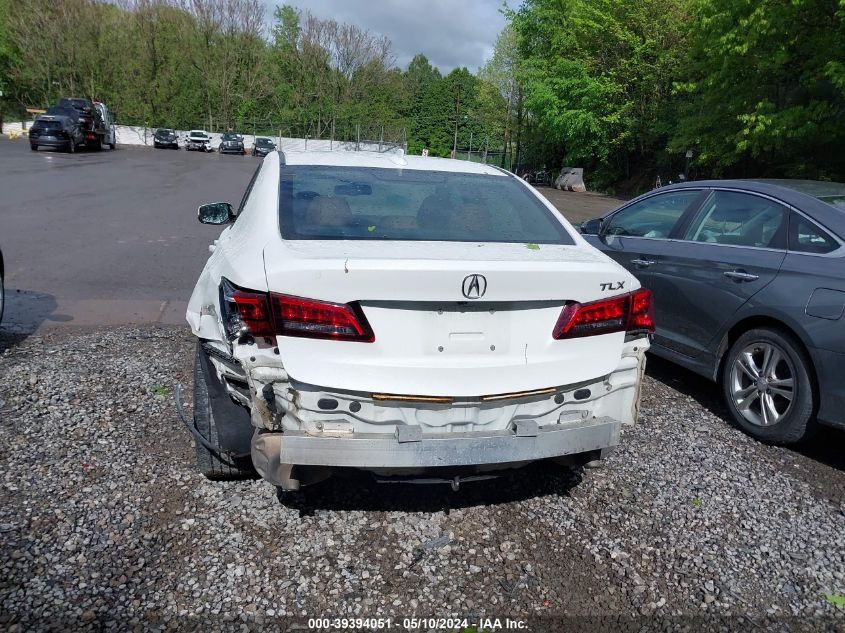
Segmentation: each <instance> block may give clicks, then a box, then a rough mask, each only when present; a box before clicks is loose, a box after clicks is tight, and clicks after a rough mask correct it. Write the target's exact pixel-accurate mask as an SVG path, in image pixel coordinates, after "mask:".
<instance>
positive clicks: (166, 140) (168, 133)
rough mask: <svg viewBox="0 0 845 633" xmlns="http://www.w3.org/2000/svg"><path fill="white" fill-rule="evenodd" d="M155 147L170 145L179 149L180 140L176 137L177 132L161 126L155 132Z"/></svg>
mask: <svg viewBox="0 0 845 633" xmlns="http://www.w3.org/2000/svg"><path fill="white" fill-rule="evenodd" d="M153 147H165V148H167V147H169V148H171V149H179V142H178V141H177V139H176V132H174V131H173V130H170V129H168V128H159V129H157V130H156V131H155V134H153Z"/></svg>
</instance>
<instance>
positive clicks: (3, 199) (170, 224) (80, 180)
mask: <svg viewBox="0 0 845 633" xmlns="http://www.w3.org/2000/svg"><path fill="white" fill-rule="evenodd" d="M258 164H259V159H257V158H252V157H250V156H243V157H242V156H222V155H220V154H217V153H213V154H202V153H198V152H186V151H184V150H178V151H174V150H154V149H149V148H134V147H120V146H119V147H118V149H116V150H114V151H108V150H103V151H101V152H77V153H76V154H65V153H60V152H55V151H50V150H45V149H40V150H39V151H37V152H32V151H31V150H30V149H29V145H28V144H27V143H26V141H9V140H5V139H0V249H2V251H3V255H4V259H5V263H6V286H7V299H8V304H7V314H6V316H5V317H4V328H5V329H7V330H9V329H12V330H22V331H32V330H33V329H36V328H40V327H45V326H50V325H57V324H72V325H116V324H122V323H156V322H160V323H172V324H182V323H184V313H185V306H186V304H187V299H188V297H189V296H190V293H191V290H192V288H193V285H194V283H195V282H196V279H197V277H198V276H199V273H200V270H201V269H202V266H203V264H204V263H205V260H206V259H207V258H208V250H207V247H208V244H209V243H210V242H211V241H212V240H213V239H214V238H215V237H216V236H217V235H218V234H219V232H220V229H219V228H217V227H208V226H203V225H201V224H199V223H198V222H197V219H196V212H197V206H198V205H200V204H203V203H205V202H216V201H228V202H232V203H237V202H238V201H239V200H240V197H241V195H242V194H243V191H244V189H245V187H246V185H247V183H248V182H249V179H250V177H251V175H252V173H253V171H254V170H255V168H256V167H257V166H258Z"/></svg>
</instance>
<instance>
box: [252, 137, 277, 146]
mask: <svg viewBox="0 0 845 633" xmlns="http://www.w3.org/2000/svg"><path fill="white" fill-rule="evenodd" d="M255 144H256V145H272V144H273V141H271V140H270V139H269V138H257V139H255Z"/></svg>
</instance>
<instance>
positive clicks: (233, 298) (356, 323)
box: [220, 278, 375, 343]
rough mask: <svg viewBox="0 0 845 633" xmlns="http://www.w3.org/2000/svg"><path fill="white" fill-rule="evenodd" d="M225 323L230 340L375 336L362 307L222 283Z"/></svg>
mask: <svg viewBox="0 0 845 633" xmlns="http://www.w3.org/2000/svg"><path fill="white" fill-rule="evenodd" d="M220 295H221V297H220V298H221V305H222V313H223V314H222V318H223V325H224V327H225V328H226V334H227V335H228V336H229V338H230V339H234V338H237V337H238V336H242V335H243V334H250V335H252V336H254V337H259V338H261V337H273V336H295V337H304V338H318V339H329V340H335V341H356V342H360V343H372V342H373V341H375V335H374V334H373V330H372V328H371V327H370V324H369V323H368V322H367V318H366V317H365V316H364V313H363V311H362V310H361V308H360V306H358V305H357V304H354V303H330V302H327V301H316V300H314V299H305V298H303V297H294V296H290V295H282V294H278V293H275V292H256V291H254V290H245V289H243V288H238V287H237V286H235V285H234V284H233V283H231V282H230V281H229V280H227V279H225V278H224V279H223V281H222V283H221V285H220Z"/></svg>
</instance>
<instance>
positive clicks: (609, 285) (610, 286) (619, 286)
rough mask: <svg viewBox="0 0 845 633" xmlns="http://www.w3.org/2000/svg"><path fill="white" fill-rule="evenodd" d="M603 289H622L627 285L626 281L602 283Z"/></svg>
mask: <svg viewBox="0 0 845 633" xmlns="http://www.w3.org/2000/svg"><path fill="white" fill-rule="evenodd" d="M600 285H601V289H602V290H622V288H624V287H625V282H624V281H608V282H607V283H605V284H600Z"/></svg>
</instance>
